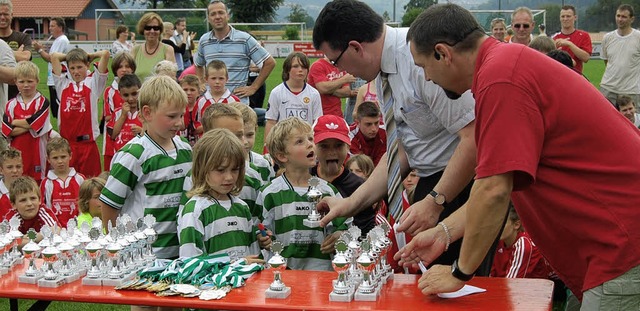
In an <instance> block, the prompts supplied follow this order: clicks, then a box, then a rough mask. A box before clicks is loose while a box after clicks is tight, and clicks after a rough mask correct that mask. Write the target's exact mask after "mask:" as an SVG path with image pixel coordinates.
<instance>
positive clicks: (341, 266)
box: [329, 240, 353, 302]
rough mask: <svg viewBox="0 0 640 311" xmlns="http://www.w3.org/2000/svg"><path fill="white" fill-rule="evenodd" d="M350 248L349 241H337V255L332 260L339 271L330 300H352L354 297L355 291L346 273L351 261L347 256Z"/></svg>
mask: <svg viewBox="0 0 640 311" xmlns="http://www.w3.org/2000/svg"><path fill="white" fill-rule="evenodd" d="M348 250H349V247H348V246H347V243H346V242H345V241H343V240H338V241H337V242H336V255H335V257H333V260H332V261H331V265H332V266H333V270H334V271H336V272H338V280H336V282H335V283H334V284H333V291H332V292H331V293H329V300H330V301H341V302H350V301H351V300H352V299H353V293H352V292H351V288H350V287H349V284H347V277H346V273H347V270H349V266H350V264H351V263H350V261H349V259H348V258H347V256H346V252H347V251H348Z"/></svg>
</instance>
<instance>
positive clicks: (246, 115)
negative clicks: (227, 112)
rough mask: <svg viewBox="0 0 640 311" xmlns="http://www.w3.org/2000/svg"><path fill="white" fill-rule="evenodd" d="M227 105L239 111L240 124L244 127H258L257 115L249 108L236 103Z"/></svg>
mask: <svg viewBox="0 0 640 311" xmlns="http://www.w3.org/2000/svg"><path fill="white" fill-rule="evenodd" d="M228 105H229V106H231V107H233V108H236V109H238V111H240V113H241V114H242V122H243V123H244V125H245V126H246V125H247V124H251V125H253V126H254V127H256V128H257V127H258V115H257V114H256V112H255V111H253V109H252V108H251V107H249V106H248V105H245V104H243V103H238V102H234V103H229V104H228Z"/></svg>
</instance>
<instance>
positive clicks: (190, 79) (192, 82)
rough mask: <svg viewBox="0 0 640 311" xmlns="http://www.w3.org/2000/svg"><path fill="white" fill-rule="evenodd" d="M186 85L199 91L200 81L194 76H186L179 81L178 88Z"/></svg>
mask: <svg viewBox="0 0 640 311" xmlns="http://www.w3.org/2000/svg"><path fill="white" fill-rule="evenodd" d="M183 84H186V85H188V86H194V87H196V88H198V89H200V79H198V76H196V75H186V76H184V77H182V79H180V86H182V85H183Z"/></svg>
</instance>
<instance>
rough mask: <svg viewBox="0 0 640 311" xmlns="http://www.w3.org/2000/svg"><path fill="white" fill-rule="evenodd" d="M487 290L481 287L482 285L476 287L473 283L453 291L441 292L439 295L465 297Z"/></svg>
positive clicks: (443, 296) (442, 296)
mask: <svg viewBox="0 0 640 311" xmlns="http://www.w3.org/2000/svg"><path fill="white" fill-rule="evenodd" d="M486 291H487V290H486V289H484V288H480V287H475V286H472V285H465V286H463V287H462V288H461V289H459V290H458V291H455V292H452V293H440V294H438V297H440V298H447V299H449V298H458V297H463V296H467V295H471V294H476V293H484V292H486Z"/></svg>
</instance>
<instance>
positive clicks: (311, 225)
mask: <svg viewBox="0 0 640 311" xmlns="http://www.w3.org/2000/svg"><path fill="white" fill-rule="evenodd" d="M302 224H303V225H305V226H307V227H309V228H318V227H320V220H309V219H303V220H302Z"/></svg>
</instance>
